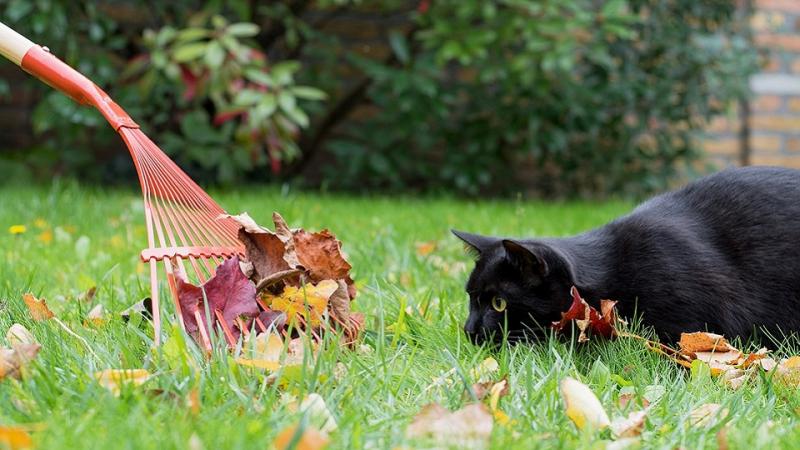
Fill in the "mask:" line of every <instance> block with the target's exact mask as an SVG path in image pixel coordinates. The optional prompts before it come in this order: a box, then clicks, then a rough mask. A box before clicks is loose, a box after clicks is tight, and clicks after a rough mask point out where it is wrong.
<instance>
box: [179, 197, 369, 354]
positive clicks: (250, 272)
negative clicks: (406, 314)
mask: <svg viewBox="0 0 800 450" xmlns="http://www.w3.org/2000/svg"><path fill="white" fill-rule="evenodd" d="M226 217H230V218H232V219H234V220H235V221H236V222H238V223H239V225H240V229H239V235H238V236H239V240H240V241H241V242H242V244H243V245H244V247H245V258H244V259H243V260H240V259H239V258H238V257H234V258H231V259H229V260H227V261H225V262H223V263H222V264H220V266H219V267H217V270H216V273H215V274H214V276H212V277H211V278H210V279H208V280H207V281H206V282H205V283H203V284H202V285H200V286H196V285H194V284H191V283H190V282H188V281H187V280H185V279H182V278H181V277H177V279H176V287H177V292H178V301H179V305H180V315H181V319H182V321H183V325H184V327H185V329H186V331H187V332H188V333H189V334H190V335H191V336H192V337H193V338H194V339H195V341H197V342H198V343H201V344H202V345H203V346H204V347H205V348H206V349H210V348H211V338H210V337H211V334H212V333H213V332H214V330H216V329H220V330H221V331H222V333H223V335H224V336H225V339H226V340H227V342H228V344H229V345H230V346H231V347H233V346H235V345H236V343H237V342H238V341H239V338H240V337H241V336H242V335H243V334H244V335H245V337H248V335H249V334H250V332H251V331H252V330H255V332H256V333H267V332H269V331H270V330H274V331H277V332H279V333H282V334H287V333H289V332H295V333H297V332H300V333H308V334H310V335H312V336H313V337H315V338H320V337H321V334H322V333H321V332H322V331H323V330H325V329H327V328H329V327H330V326H335V327H337V328H339V329H341V330H342V331H343V332H344V335H345V337H346V338H347V343H353V342H355V340H356V338H357V337H358V334H359V332H360V330H361V328H362V324H363V316H362V315H360V314H357V313H352V312H351V311H350V302H351V301H352V300H353V299H354V298H355V296H356V288H355V286H354V283H353V279H352V278H351V277H350V269H351V267H352V266H351V265H350V263H348V262H347V260H346V259H345V256H344V255H343V254H342V250H341V242H340V241H339V240H337V239H336V237H335V236H334V235H333V234H332V233H331V232H329V231H328V230H322V231H320V232H308V231H306V230H304V229H302V228H298V229H290V228H289V226H288V225H287V224H286V222H285V221H284V220H283V218H282V217H281V216H280V215H279V214H278V213H274V214H273V217H272V218H273V221H274V223H275V231H270V230H268V229H266V228H264V227H262V226H260V225H258V224H257V223H256V222H255V221H254V220H253V219H252V218H251V217H250V216H249V215H247V213H243V214H241V215H238V216H226Z"/></svg>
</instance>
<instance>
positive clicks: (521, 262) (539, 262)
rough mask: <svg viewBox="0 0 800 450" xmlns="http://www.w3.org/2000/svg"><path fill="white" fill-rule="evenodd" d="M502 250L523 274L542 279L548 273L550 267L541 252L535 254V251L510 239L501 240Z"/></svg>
mask: <svg viewBox="0 0 800 450" xmlns="http://www.w3.org/2000/svg"><path fill="white" fill-rule="evenodd" d="M503 248H504V249H505V250H506V254H507V255H508V259H509V260H510V261H511V262H513V263H514V265H516V266H517V267H519V268H520V270H521V271H523V272H524V273H527V274H533V275H538V276H540V277H542V278H545V277H546V276H547V275H548V274H549V273H550V267H549V266H548V264H547V261H546V260H545V259H544V254H543V252H537V251H536V250H537V249H531V248H528V247H526V246H525V245H523V244H522V243H520V242H518V241H514V240H512V239H503Z"/></svg>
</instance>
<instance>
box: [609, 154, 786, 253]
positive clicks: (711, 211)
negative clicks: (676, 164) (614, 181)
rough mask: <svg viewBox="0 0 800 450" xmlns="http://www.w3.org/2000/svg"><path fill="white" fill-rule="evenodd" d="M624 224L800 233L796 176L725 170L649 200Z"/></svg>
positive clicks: (778, 170)
mask: <svg viewBox="0 0 800 450" xmlns="http://www.w3.org/2000/svg"><path fill="white" fill-rule="evenodd" d="M623 222H634V223H635V222H639V223H642V224H647V225H658V224H663V225H671V224H672V225H680V224H681V223H683V224H684V225H685V226H687V227H690V228H692V229H696V228H697V227H706V228H709V229H711V230H719V231H721V232H725V233H726V234H727V233H732V232H739V231H749V232H755V231H757V230H759V229H764V227H767V228H770V227H772V229H775V227H777V228H778V229H781V230H784V229H785V230H784V231H787V232H789V233H790V234H796V233H800V170H795V169H787V168H781V167H759V166H756V167H744V168H739V169H728V170H724V171H721V172H718V173H716V174H713V175H709V176H707V177H704V178H701V179H699V180H697V181H694V182H692V183H689V184H688V185H686V186H685V187H683V188H681V189H679V190H676V191H673V192H668V193H665V194H662V195H659V196H656V197H653V198H652V199H650V200H648V201H646V202H645V203H642V204H641V205H640V206H639V207H637V208H636V209H635V210H634V211H633V212H632V213H631V214H630V215H629V216H627V217H626V218H623ZM687 231H688V230H687ZM696 231H701V230H696ZM772 237H773V238H778V237H779V236H772Z"/></svg>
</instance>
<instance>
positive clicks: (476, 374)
mask: <svg viewBox="0 0 800 450" xmlns="http://www.w3.org/2000/svg"><path fill="white" fill-rule="evenodd" d="M499 370H500V365H499V364H497V360H496V359H494V358H492V357H491V356H489V357H488V358H486V359H484V360H483V361H481V363H480V364H478V365H477V366H475V367H473V368H472V370H470V371H469V374H470V376H471V377H472V378H473V379H475V380H476V381H477V382H478V383H485V382H487V381H490V380H491V379H492V378H494V375H495V374H496V373H497V372H498V371H499Z"/></svg>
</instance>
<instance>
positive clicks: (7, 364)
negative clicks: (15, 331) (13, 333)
mask: <svg viewBox="0 0 800 450" xmlns="http://www.w3.org/2000/svg"><path fill="white" fill-rule="evenodd" d="M41 348H42V347H41V346H40V345H39V344H17V345H14V348H0V380H2V379H3V378H5V377H10V378H16V379H20V378H22V376H23V375H25V368H26V367H27V365H28V364H30V362H31V361H33V359H34V358H36V355H37V354H38V353H39V350H40V349H41Z"/></svg>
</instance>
